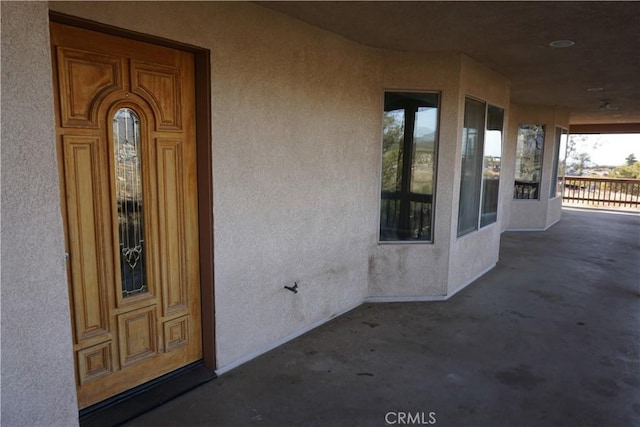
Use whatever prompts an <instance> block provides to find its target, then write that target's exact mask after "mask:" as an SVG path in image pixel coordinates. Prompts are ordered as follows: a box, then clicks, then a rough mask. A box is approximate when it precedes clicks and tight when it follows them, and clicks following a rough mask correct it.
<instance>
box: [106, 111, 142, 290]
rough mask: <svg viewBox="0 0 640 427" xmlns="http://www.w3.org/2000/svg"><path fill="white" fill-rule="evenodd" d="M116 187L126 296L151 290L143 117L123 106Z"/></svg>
mask: <svg viewBox="0 0 640 427" xmlns="http://www.w3.org/2000/svg"><path fill="white" fill-rule="evenodd" d="M113 149H114V157H115V162H114V165H115V183H116V185H115V191H116V203H117V210H118V238H119V241H118V245H119V246H118V250H119V252H120V279H121V283H122V297H123V298H127V297H131V296H134V295H138V294H142V293H145V292H147V290H148V286H147V274H146V269H145V255H146V253H145V249H146V248H145V239H144V211H143V185H142V148H141V141H140V117H139V116H138V115H137V114H136V112H135V111H134V110H132V109H130V108H120V109H119V110H118V111H117V112H116V113H115V115H114V117H113Z"/></svg>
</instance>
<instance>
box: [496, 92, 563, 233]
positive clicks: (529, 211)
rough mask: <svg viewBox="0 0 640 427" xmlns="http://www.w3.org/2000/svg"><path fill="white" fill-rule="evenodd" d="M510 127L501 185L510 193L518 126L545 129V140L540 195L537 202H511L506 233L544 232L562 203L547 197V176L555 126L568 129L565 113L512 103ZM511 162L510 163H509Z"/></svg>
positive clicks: (554, 219)
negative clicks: (521, 231) (542, 126)
mask: <svg viewBox="0 0 640 427" xmlns="http://www.w3.org/2000/svg"><path fill="white" fill-rule="evenodd" d="M509 120H510V125H509V127H508V130H507V144H506V147H507V148H506V149H507V151H508V156H509V160H510V161H508V162H507V163H506V164H507V168H508V169H507V170H506V171H505V172H506V174H505V175H506V176H507V178H506V179H507V180H506V181H504V183H505V186H508V187H509V188H510V189H511V190H510V191H511V197H512V198H513V182H514V177H515V156H516V145H517V137H518V127H519V125H521V124H539V125H544V126H545V138H544V148H543V153H542V156H543V159H542V173H541V180H540V196H539V199H537V200H516V199H512V200H511V209H510V212H509V223H508V226H507V229H509V230H546V229H547V228H549V227H550V226H551V225H553V224H555V223H556V222H557V221H559V219H560V211H561V208H562V201H561V199H559V198H551V197H550V193H551V175H552V169H553V167H554V162H553V159H554V156H555V151H554V143H555V136H556V132H557V130H558V126H560V127H563V128H565V129H568V127H569V114H568V112H567V111H565V110H564V109H562V108H558V107H547V106H532V105H518V104H513V105H512V107H511V113H510V119H509ZM511 159H513V160H511Z"/></svg>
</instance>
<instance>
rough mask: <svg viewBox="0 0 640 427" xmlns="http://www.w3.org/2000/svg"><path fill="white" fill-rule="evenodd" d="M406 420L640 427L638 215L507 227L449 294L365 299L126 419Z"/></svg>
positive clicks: (237, 422) (570, 215)
mask: <svg viewBox="0 0 640 427" xmlns="http://www.w3.org/2000/svg"><path fill="white" fill-rule="evenodd" d="M345 285H346V284H345ZM398 413H408V414H410V415H411V418H407V417H405V418H401V417H402V416H403V415H402V414H398ZM402 420H404V421H405V422H406V421H412V424H413V425H429V424H432V425H437V426H483V427H484V426H498V427H501V426H513V427H519V426H536V427H540V426H567V427H576V426H598V427H601V426H640V216H639V215H637V214H629V213H611V212H606V211H587V210H564V211H563V216H562V220H561V222H560V223H558V224H556V225H555V226H553V227H552V228H550V229H549V230H548V231H546V232H507V233H504V234H503V236H502V247H501V255H500V262H499V263H498V265H497V266H496V268H495V269H493V270H492V271H490V272H489V273H487V274H486V275H485V276H483V277H482V278H480V279H479V280H477V281H476V282H475V283H473V284H472V285H471V286H469V287H468V288H467V289H465V290H464V291H462V292H461V293H459V294H458V295H456V296H455V297H453V298H452V299H450V300H449V301H447V302H414V303H393V304H364V305H362V306H360V307H359V308H357V309H355V310H353V311H351V312H349V313H347V314H345V315H343V316H341V317H339V318H336V319H334V320H332V321H330V322H329V323H327V324H325V325H323V326H321V327H319V328H317V329H315V330H313V331H311V332H310V333H308V334H305V335H304V336H302V337H300V338H298V339H295V340H293V341H291V342H289V343H287V344H285V345H283V346H281V347H278V348H277V349H275V350H273V351H271V352H269V353H267V354H265V355H263V356H261V357H259V358H257V359H255V360H253V361H251V362H248V363H246V364H244V365H242V366H240V367H238V368H236V369H234V370H232V371H231V372H229V373H226V374H224V375H222V376H220V377H219V378H218V379H216V380H214V381H211V382H209V383H207V384H205V385H203V386H201V387H199V388H197V389H195V390H193V391H191V392H189V393H187V394H184V395H182V396H181V397H179V398H177V399H175V400H173V401H171V402H169V403H167V404H165V405H163V406H161V407H159V408H157V409H155V410H153V411H151V412H148V413H146V414H144V415H142V416H140V417H138V418H136V419H134V420H131V421H130V422H129V423H128V424H126V425H128V426H155V427H157V426H252V425H257V426H278V427H283V426H384V425H388V424H395V425H402V424H403V423H402V422H400V421H402ZM416 421H417V422H416Z"/></svg>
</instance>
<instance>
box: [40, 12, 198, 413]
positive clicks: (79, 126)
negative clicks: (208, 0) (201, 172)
mask: <svg viewBox="0 0 640 427" xmlns="http://www.w3.org/2000/svg"><path fill="white" fill-rule="evenodd" d="M51 43H52V55H53V68H54V76H53V77H54V88H55V100H56V131H57V143H58V153H59V162H60V171H61V174H60V177H61V185H62V194H63V203H62V204H63V215H64V219H65V227H66V230H65V231H66V247H67V253H68V275H69V293H70V300H71V325H72V328H73V338H74V349H73V350H74V355H75V362H76V380H77V389H78V402H79V407H80V408H81V409H82V408H85V407H87V406H90V405H92V404H94V403H97V402H100V401H102V400H104V399H106V398H108V397H111V396H114V395H116V394H118V393H121V392H124V391H126V390H129V389H131V388H133V387H136V386H138V385H140V384H143V383H145V382H147V381H150V380H152V379H154V378H157V377H159V376H161V375H163V374H166V373H169V372H171V371H174V370H176V369H178V368H180V367H183V366H185V365H187V364H189V363H191V362H194V361H197V360H200V359H202V334H201V330H202V329H201V328H202V325H201V313H200V310H201V309H200V280H199V254H198V216H197V215H198V205H197V203H198V201H197V181H196V180H197V177H196V143H195V122H194V121H195V115H194V114H195V111H194V110H195V102H194V96H195V94H194V92H195V87H194V58H193V55H192V54H190V53H188V52H183V51H180V50H174V49H170V48H167V47H162V46H157V45H153V44H147V43H143V42H140V41H133V40H129V39H124V38H120V37H116V36H112V35H106V34H102V33H99V32H94V31H89V30H84V29H79V28H75V27H71V26H66V25H62V24H57V23H52V24H51Z"/></svg>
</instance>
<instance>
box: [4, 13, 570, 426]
mask: <svg viewBox="0 0 640 427" xmlns="http://www.w3.org/2000/svg"><path fill="white" fill-rule="evenodd" d="M49 8H51V10H54V11H57V12H61V13H65V14H69V15H73V16H77V17H82V18H86V19H90V20H94V21H97V22H100V23H104V24H109V25H113V26H116V27H120V28H124V29H127V30H132V31H137V32H141V33H146V34H150V35H153V36H158V37H163V38H166V39H170V40H174V41H177V42H182V43H188V44H191V45H195V46H199V47H202V48H206V49H209V50H210V51H211V88H212V92H211V102H212V117H211V120H212V129H213V133H212V141H213V177H212V179H213V185H214V206H213V210H214V211H213V214H214V218H215V224H214V225H215V233H214V238H215V242H214V243H215V252H214V264H215V301H216V306H215V331H216V343H215V352H216V358H217V363H218V371H219V372H226V371H228V370H229V369H232V368H233V367H235V366H237V365H238V364H240V363H242V362H244V361H246V360H249V359H250V358H252V357H255V356H256V355H258V354H261V353H263V352H265V351H267V350H269V349H270V348H272V347H274V346H276V345H278V344H280V343H282V342H284V341H287V340H288V339H291V338H293V337H295V336H297V335H299V334H300V333H302V332H304V331H306V330H308V329H310V328H312V327H314V326H316V325H319V324H321V323H322V322H325V321H327V320H329V319H330V318H332V317H334V316H336V315H338V314H340V313H343V312H345V311H347V310H349V309H351V308H353V307H355V306H357V305H359V304H361V303H362V302H363V301H365V300H370V301H375V300H411V299H425V300H428V299H445V298H447V297H450V296H451V295H453V294H454V293H455V292H456V291H458V290H459V289H460V288H462V287H464V286H466V285H467V284H469V283H470V282H471V281H472V280H473V279H474V278H476V277H478V276H479V275H481V274H483V273H484V272H486V271H487V270H488V269H490V268H491V267H492V266H493V265H495V263H496V262H497V261H498V255H499V254H498V249H499V240H500V233H501V231H502V230H504V229H505V228H513V227H516V228H520V227H533V228H536V227H537V225H538V224H540V228H545V227H546V226H548V222H549V221H554V220H556V219H555V218H556V217H559V208H558V207H557V206H556V205H557V204H558V203H557V202H556V201H555V200H551V201H550V203H546V204H544V206H543V207H541V210H540V212H538V211H537V210H531V209H525V210H520V208H519V207H518V206H516V205H515V204H514V205H512V203H511V197H510V195H511V191H512V190H510V188H511V185H510V183H511V182H512V180H513V165H512V164H511V163H513V153H512V151H513V152H515V148H514V147H512V145H513V144H515V142H513V144H512V143H511V142H509V141H511V140H515V137H514V126H515V129H517V123H518V122H519V121H521V120H526V121H527V122H531V121H536V120H546V121H545V123H550V124H549V125H548V126H549V129H551V128H555V126H556V125H565V126H566V119H567V118H566V117H564V116H562V117H557V116H556V111H555V109H546V108H544V107H536V108H535V109H533V110H532V109H528V108H526V107H523V106H516V107H515V108H514V107H511V106H510V105H509V81H508V80H507V79H506V78H505V77H503V76H501V75H499V74H497V73H495V72H493V71H491V70H490V69H488V68H486V67H484V66H482V65H480V64H478V63H477V62H475V61H474V60H473V59H471V58H468V57H466V56H463V55H460V54H457V53H441V54H432V55H424V54H420V55H419V54H412V53H406V52H390V51H381V50H377V49H372V48H368V47H365V46H362V45H359V44H357V43H354V42H351V41H348V40H346V39H344V38H341V37H339V36H337V35H334V34H332V33H329V32H326V31H323V30H321V29H318V28H315V27H311V26H308V25H306V24H304V23H302V22H300V21H297V20H294V19H291V18H288V17H286V16H285V15H281V14H279V13H276V12H273V11H270V10H268V9H265V8H262V7H260V6H257V5H254V4H250V3H231V2H229V3H225V2H221V3H208V2H194V3H179V4H178V3H169V2H124V3H117V4H114V3H110V2H97V3H89V2H76V3H74V2H52V3H49V4H47V3H43V2H37V3H3V4H2V112H3V115H2V220H3V221H2V267H3V269H2V294H3V300H2V332H3V334H2V344H3V345H2V376H3V381H2V404H3V405H2V421H3V422H5V423H6V425H72V424H74V423H77V409H76V408H77V407H76V401H75V385H74V373H73V372H74V366H73V352H72V344H71V336H70V326H69V303H68V294H67V285H66V273H65V264H64V243H63V240H64V234H63V228H62V221H61V214H60V199H59V187H58V169H57V160H56V153H55V142H54V141H55V139H54V138H55V134H54V106H53V99H52V93H53V89H52V82H51V62H50V51H49V41H48V16H47V14H48V9H49ZM385 89H387V90H413V91H438V92H440V93H441V110H440V123H439V146H438V161H437V178H436V180H437V181H436V182H437V184H436V185H437V192H436V195H435V199H436V201H435V230H434V242H433V243H432V244H431V243H429V244H424V243H420V244H380V243H379V242H378V220H379V217H378V216H379V203H380V200H379V199H380V164H381V146H380V145H381V142H380V141H381V122H380V116H381V112H382V101H383V91H384V90H385ZM466 95H470V96H473V97H477V98H479V99H482V100H483V101H486V102H488V103H490V104H493V105H497V106H500V107H502V108H504V109H505V112H506V113H507V115H506V117H507V119H506V121H505V129H506V132H505V142H504V144H503V147H504V148H503V163H502V164H503V171H502V185H501V204H500V206H499V210H498V222H497V223H496V224H493V225H490V226H487V227H485V228H483V229H481V230H480V231H477V232H474V233H471V234H469V235H466V236H464V237H462V238H457V237H456V224H457V215H458V206H457V204H458V192H459V186H460V182H459V181H460V167H461V166H460V155H461V154H460V140H461V132H462V123H463V114H464V98H465V96H466ZM552 124H553V125H552ZM547 141H548V142H549V141H551V142H552V138H549V139H548V140H547ZM545 148H546V147H545ZM550 152H551V150H550V149H549V150H545V160H544V164H545V165H546V167H549V166H548V165H549V164H551V163H552V162H551V160H550V159H548V158H547V156H548V155H550V154H549V153H550ZM509 156H511V157H509ZM509 162H511V163H509ZM545 170H547V169H545ZM34 171H37V173H35V172H34ZM509 174H510V175H509ZM545 176H546V175H545ZM544 192H545V190H544V188H543V193H544ZM548 193H549V189H548V183H547V187H546V194H548ZM541 204H542V203H541ZM525 216H526V218H525ZM294 282H297V283H298V284H299V292H298V293H297V294H293V293H291V292H289V291H287V290H285V289H284V286H285V285H292V284H293V283H294ZM25 295H28V298H25ZM45 325H46V327H45Z"/></svg>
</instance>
